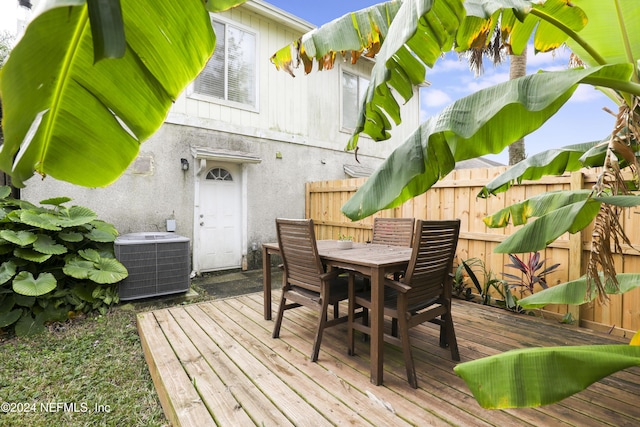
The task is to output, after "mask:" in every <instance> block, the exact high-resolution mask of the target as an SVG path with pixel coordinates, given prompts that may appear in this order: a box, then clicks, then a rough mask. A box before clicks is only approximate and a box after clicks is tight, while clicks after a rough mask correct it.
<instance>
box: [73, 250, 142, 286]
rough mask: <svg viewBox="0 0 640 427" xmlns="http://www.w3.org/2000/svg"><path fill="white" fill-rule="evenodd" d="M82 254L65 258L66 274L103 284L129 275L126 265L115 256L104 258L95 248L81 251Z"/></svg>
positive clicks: (114, 281) (117, 280) (115, 281)
mask: <svg viewBox="0 0 640 427" xmlns="http://www.w3.org/2000/svg"><path fill="white" fill-rule="evenodd" d="M80 255H81V257H80V256H77V255H73V256H68V257H67V258H66V259H65V266H64V268H63V269H62V270H63V271H64V273H65V274H66V275H68V276H71V277H75V278H76V279H89V280H92V281H94V282H96V283H101V284H110V283H117V282H119V281H121V280H122V279H124V278H126V277H127V276H128V275H129V273H128V271H127V269H126V267H125V266H124V265H122V264H121V263H120V262H119V261H118V260H116V259H115V258H102V257H101V256H100V254H99V253H98V252H97V251H95V250H88V251H80Z"/></svg>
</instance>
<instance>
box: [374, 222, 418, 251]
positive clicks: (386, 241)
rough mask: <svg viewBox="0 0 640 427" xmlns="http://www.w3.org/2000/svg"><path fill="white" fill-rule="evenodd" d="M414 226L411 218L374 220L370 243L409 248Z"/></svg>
mask: <svg viewBox="0 0 640 427" xmlns="http://www.w3.org/2000/svg"><path fill="white" fill-rule="evenodd" d="M414 224H415V220H414V219H413V218H376V219H374V220H373V237H372V238H371V243H378V244H381V245H393V246H405V247H411V243H412V241H413V232H414V231H413V227H414Z"/></svg>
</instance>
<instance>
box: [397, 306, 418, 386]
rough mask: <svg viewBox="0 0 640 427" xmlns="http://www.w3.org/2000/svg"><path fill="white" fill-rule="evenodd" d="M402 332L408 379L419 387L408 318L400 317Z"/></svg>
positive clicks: (411, 383) (400, 330)
mask: <svg viewBox="0 0 640 427" xmlns="http://www.w3.org/2000/svg"><path fill="white" fill-rule="evenodd" d="M398 326H399V328H398V329H399V332H400V341H401V342H402V355H403V356H404V364H405V366H406V368H407V381H409V385H411V387H413V388H418V378H417V375H416V367H415V365H414V364H413V355H412V354H411V342H409V328H408V325H407V319H404V318H400V319H398Z"/></svg>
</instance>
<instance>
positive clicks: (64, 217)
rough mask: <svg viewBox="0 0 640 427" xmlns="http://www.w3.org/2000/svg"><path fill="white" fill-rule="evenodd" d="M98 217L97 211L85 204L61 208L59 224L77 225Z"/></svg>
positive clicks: (64, 225)
mask: <svg viewBox="0 0 640 427" xmlns="http://www.w3.org/2000/svg"><path fill="white" fill-rule="evenodd" d="M96 218H98V215H96V213H95V212H93V211H92V210H91V209H89V208H86V207H84V206H71V207H70V208H69V209H61V210H60V212H59V214H58V225H60V226H61V227H76V226H78V225H83V224H89V223H90V222H91V221H93V220H95V219H96Z"/></svg>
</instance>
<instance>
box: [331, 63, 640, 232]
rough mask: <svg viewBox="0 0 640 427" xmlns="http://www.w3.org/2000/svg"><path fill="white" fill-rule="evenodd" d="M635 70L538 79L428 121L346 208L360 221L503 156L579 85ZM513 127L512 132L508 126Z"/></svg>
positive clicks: (624, 67)
mask: <svg viewBox="0 0 640 427" xmlns="http://www.w3.org/2000/svg"><path fill="white" fill-rule="evenodd" d="M631 74H632V66H631V65H630V64H617V65H609V66H603V67H596V68H590V69H574V70H567V71H561V72H554V73H538V74H534V75H529V76H526V77H522V78H520V79H516V80H511V81H508V82H505V83H502V84H499V85H495V86H493V87H490V88H487V89H484V90H481V91H478V92H476V93H474V94H472V95H469V96H467V97H465V98H462V99H460V100H458V101H456V102H454V103H453V104H452V105H450V106H449V107H447V108H445V109H444V111H442V112H441V113H440V114H438V115H436V116H433V117H431V118H429V119H428V120H427V121H426V122H424V123H423V124H422V125H421V126H420V128H419V129H418V130H417V131H415V132H414V133H413V134H412V135H411V136H410V137H409V138H408V139H407V140H406V141H405V142H404V143H403V144H402V145H400V146H399V147H398V148H397V149H396V150H395V151H394V152H393V153H392V154H391V156H389V158H388V159H386V160H385V161H384V162H383V163H382V165H381V166H380V167H379V168H378V169H377V170H376V171H375V172H374V173H373V174H372V175H371V177H370V178H369V179H368V180H367V181H366V182H365V183H364V185H363V186H362V187H361V188H360V189H359V190H358V191H357V192H356V193H355V195H354V196H353V197H351V199H349V200H348V201H347V203H345V205H344V206H343V207H342V211H343V212H344V214H345V215H346V216H347V217H349V218H351V219H353V220H358V219H362V218H365V217H367V216H369V215H372V214H373V213H375V212H377V211H379V210H382V209H388V208H392V207H396V206H399V205H401V204H402V203H404V202H406V201H407V200H409V199H411V198H412V197H415V196H417V195H419V194H422V193H424V192H425V191H427V190H428V189H429V188H431V186H432V185H433V184H435V183H436V182H437V180H438V179H439V178H441V177H444V176H446V175H447V174H448V173H449V172H450V171H451V170H453V167H454V162H453V161H452V160H455V161H460V160H466V159H471V158H474V157H478V156H482V155H485V154H489V153H499V152H500V151H502V150H503V149H504V148H505V147H506V146H508V145H509V144H510V143H511V142H513V141H515V140H517V139H519V138H521V137H523V136H525V135H527V134H529V133H531V132H533V131H534V130H536V129H538V128H539V127H540V126H542V124H544V122H545V121H546V120H547V119H549V118H550V117H551V116H553V115H554V114H555V113H556V112H557V111H558V109H559V108H560V107H562V105H563V104H564V103H565V102H566V101H567V100H568V99H569V98H570V97H571V95H572V94H573V92H574V91H575V89H576V88H577V86H578V84H579V83H581V82H588V81H590V80H591V79H597V80H621V81H624V80H628V79H629V77H630V76H631ZM505 123H509V126H505V125H504V124H505Z"/></svg>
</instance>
